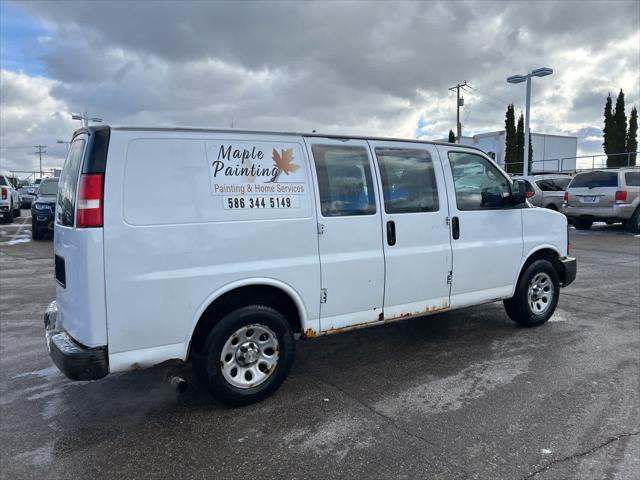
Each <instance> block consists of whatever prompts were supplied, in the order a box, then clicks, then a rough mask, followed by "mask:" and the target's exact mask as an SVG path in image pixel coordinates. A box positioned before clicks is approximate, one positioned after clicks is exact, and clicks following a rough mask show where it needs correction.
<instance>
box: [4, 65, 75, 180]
mask: <svg viewBox="0 0 640 480" xmlns="http://www.w3.org/2000/svg"><path fill="white" fill-rule="evenodd" d="M55 85H56V82H55V81H54V80H50V79H47V78H42V77H31V76H29V75H27V74H24V73H15V72H11V71H7V70H1V71H0V90H1V92H2V93H1V96H0V106H1V108H0V145H1V146H2V149H1V150H0V168H1V169H2V170H3V171H12V170H29V171H35V170H38V169H39V164H38V157H37V156H36V155H35V153H34V152H35V149H34V148H33V146H34V145H37V144H43V145H47V154H46V155H45V156H44V161H43V168H44V169H49V168H53V167H57V166H60V165H61V164H62V161H63V158H64V156H65V153H66V152H65V146H64V145H60V144H57V143H56V140H58V139H62V140H68V139H69V137H70V132H72V131H73V129H74V128H75V127H76V126H77V125H74V123H76V122H72V121H71V118H70V113H69V112H68V111H67V110H66V105H65V103H64V102H63V101H61V100H59V99H56V98H54V97H53V96H52V94H51V91H52V89H53V88H55ZM22 147H28V148H22Z"/></svg>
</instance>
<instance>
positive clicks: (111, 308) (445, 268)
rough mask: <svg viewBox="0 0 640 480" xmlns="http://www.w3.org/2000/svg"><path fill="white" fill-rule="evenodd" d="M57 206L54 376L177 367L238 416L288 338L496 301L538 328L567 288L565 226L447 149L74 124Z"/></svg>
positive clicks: (266, 386)
mask: <svg viewBox="0 0 640 480" xmlns="http://www.w3.org/2000/svg"><path fill="white" fill-rule="evenodd" d="M55 211H56V224H55V245H54V250H55V276H56V280H57V283H58V285H57V291H56V302H54V303H52V304H51V305H50V306H49V308H48V309H47V312H46V313H45V329H46V336H47V343H48V345H49V348H50V352H51V356H52V358H53V360H54V362H55V364H56V365H57V366H58V368H60V370H61V371H62V372H63V373H65V374H66V375H67V376H68V377H69V378H71V379H75V380H91V379H98V378H101V377H104V376H105V375H107V374H108V373H112V372H122V371H126V370H135V369H140V368H145V367H151V366H153V365H158V364H160V363H163V362H167V361H170V360H171V361H175V360H178V361H185V362H186V361H192V362H193V365H194V370H195V372H196V373H197V376H198V377H199V379H200V380H201V381H202V382H203V383H204V385H205V386H206V387H207V388H208V389H209V390H210V391H211V392H212V393H213V394H214V395H215V396H216V397H217V398H219V399H221V400H223V401H225V402H226V403H229V404H234V405H238V404H247V403H251V402H255V401H258V400H261V399H263V398H265V397H267V396H268V395H269V394H271V393H272V392H274V391H275V390H276V389H277V388H278V386H279V385H280V384H281V383H282V382H283V381H284V379H285V377H286V376H287V374H288V372H289V369H290V367H291V364H292V362H293V356H294V338H296V337H298V338H305V339H306V338H313V337H317V336H320V335H325V334H329V333H335V332H343V331H345V330H350V329H354V328H359V327H365V326H370V325H376V324H381V323H385V322H390V321H393V320H397V319H401V318H406V317H411V316H421V315H425V314H427V313H432V312H442V311H447V310H452V309H456V308H461V307H467V306H469V305H478V304H482V303H486V302H493V301H496V300H504V305H505V307H506V311H507V313H508V315H509V316H510V317H511V318H512V319H513V320H514V321H516V322H518V323H519V324H520V325H523V326H536V325H540V324H542V323H544V322H546V321H547V320H548V319H549V317H550V316H551V315H552V314H553V312H554V309H555V307H556V304H557V301H558V295H559V289H560V287H561V286H566V285H568V284H569V283H571V282H572V281H573V280H574V278H575V275H576V262H575V259H573V258H569V257H568V256H567V255H568V252H567V250H568V237H567V221H566V219H565V217H564V216H563V215H562V214H560V213H557V212H553V211H550V210H543V209H539V208H530V205H529V204H528V203H527V202H526V199H525V189H524V185H523V184H522V182H517V181H516V182H512V181H511V180H510V179H509V176H508V175H506V174H505V173H504V172H503V171H502V170H501V169H500V168H499V167H498V166H497V165H496V164H495V163H494V162H493V161H492V160H491V159H490V158H488V157H487V156H486V155H485V154H483V153H482V152H480V151H479V150H476V149H473V148H471V147H466V146H461V145H451V144H436V143H432V142H421V141H415V140H397V139H385V138H368V137H347V136H344V137H343V136H335V135H334V136H332V135H319V134H294V133H275V132H262V131H240V130H206V129H180V128H130V127H105V126H100V127H89V128H84V129H81V130H78V131H77V132H76V133H75V134H74V136H73V141H72V143H71V147H70V150H69V155H68V157H67V159H66V162H65V165H64V168H63V171H62V174H61V176H60V184H59V192H58V200H57V208H56V210H55Z"/></svg>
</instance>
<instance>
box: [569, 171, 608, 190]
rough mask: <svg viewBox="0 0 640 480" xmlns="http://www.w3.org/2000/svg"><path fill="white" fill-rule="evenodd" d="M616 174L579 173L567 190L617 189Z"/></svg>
mask: <svg viewBox="0 0 640 480" xmlns="http://www.w3.org/2000/svg"><path fill="white" fill-rule="evenodd" d="M617 186H618V172H585V173H579V174H578V175H576V176H575V177H573V180H572V181H571V183H570V184H569V188H598V187H617Z"/></svg>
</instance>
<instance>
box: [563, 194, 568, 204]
mask: <svg viewBox="0 0 640 480" xmlns="http://www.w3.org/2000/svg"><path fill="white" fill-rule="evenodd" d="M562 199H563V200H564V201H565V202H567V203H569V192H564V197H562Z"/></svg>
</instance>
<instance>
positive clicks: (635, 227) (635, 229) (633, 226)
mask: <svg viewBox="0 0 640 480" xmlns="http://www.w3.org/2000/svg"><path fill="white" fill-rule="evenodd" d="M625 227H627V230H628V231H630V232H631V233H640V207H638V208H636V211H635V212H633V215H631V218H630V219H629V220H627V223H626V225H625Z"/></svg>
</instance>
